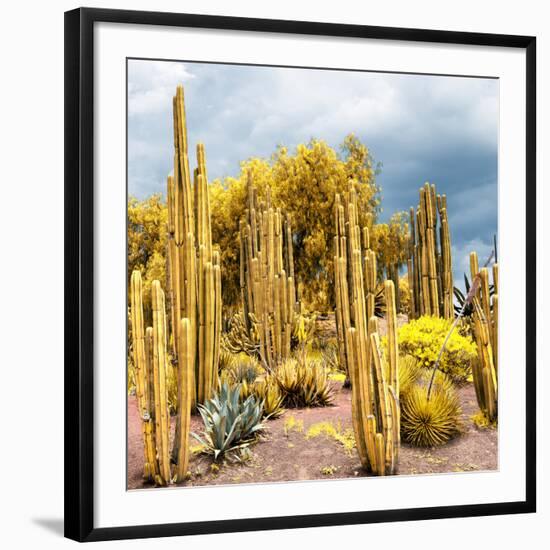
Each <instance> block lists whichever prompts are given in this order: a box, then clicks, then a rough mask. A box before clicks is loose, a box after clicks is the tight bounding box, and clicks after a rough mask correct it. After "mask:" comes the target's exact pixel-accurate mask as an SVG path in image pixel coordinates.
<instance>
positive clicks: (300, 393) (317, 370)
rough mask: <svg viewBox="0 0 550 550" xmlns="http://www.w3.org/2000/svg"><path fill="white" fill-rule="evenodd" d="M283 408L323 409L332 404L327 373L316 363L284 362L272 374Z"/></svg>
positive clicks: (294, 360) (292, 360)
mask: <svg viewBox="0 0 550 550" xmlns="http://www.w3.org/2000/svg"><path fill="white" fill-rule="evenodd" d="M274 377H275V380H276V381H277V384H278V386H279V388H280V390H281V393H282V395H283V403H284V405H285V407H289V408H292V407H325V406H327V405H330V404H331V402H332V389H331V387H330V383H329V378H328V372H327V370H326V369H325V367H324V366H323V365H322V364H321V363H319V362H317V361H297V360H296V359H290V360H287V361H285V362H284V363H283V364H282V365H281V366H279V368H278V369H277V371H276V372H275V373H274Z"/></svg>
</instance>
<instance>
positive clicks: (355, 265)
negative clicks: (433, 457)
mask: <svg viewBox="0 0 550 550" xmlns="http://www.w3.org/2000/svg"><path fill="white" fill-rule="evenodd" d="M334 219H335V227H336V236H335V238H334V280H335V296H336V324H337V340H338V348H339V354H340V357H341V359H343V360H344V361H345V363H344V364H345V366H346V370H347V372H348V373H349V376H350V379H351V385H352V421H353V428H354V432H355V439H356V442H357V451H358V454H359V459H360V461H361V464H362V466H363V467H364V468H365V469H368V470H370V471H371V472H372V473H374V474H377V475H388V474H394V473H396V471H397V464H398V456H399V445H400V439H399V429H400V420H399V400H398V397H397V396H398V394H399V381H398V377H397V372H398V354H397V323H396V307H395V287H394V284H393V281H386V282H385V283H384V292H385V298H386V306H387V307H386V324H387V327H388V344H389V345H388V349H389V369H388V374H386V363H385V359H384V356H383V352H382V349H381V346H380V338H379V335H378V320H377V318H376V317H375V316H374V291H375V287H376V257H375V255H374V252H373V251H372V250H370V248H369V233H368V229H367V228H363V230H362V231H361V230H360V228H359V225H358V221H357V220H358V217H357V196H356V193H355V191H354V190H353V189H352V190H351V191H350V192H349V194H348V195H347V196H346V197H345V202H344V204H342V201H341V198H340V196H339V195H337V196H336V198H335V206H334ZM361 237H362V238H363V243H361Z"/></svg>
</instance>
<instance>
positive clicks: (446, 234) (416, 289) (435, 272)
mask: <svg viewBox="0 0 550 550" xmlns="http://www.w3.org/2000/svg"><path fill="white" fill-rule="evenodd" d="M410 227H411V231H410V242H409V259H408V260H407V268H408V281H409V291H410V303H411V307H410V309H411V312H410V317H411V318H412V319H418V318H419V317H420V316H422V315H432V316H434V317H443V318H445V319H451V318H453V316H454V308H453V269H452V259H451V234H450V230H449V220H448V217H447V197H446V196H445V195H438V194H436V190H435V185H433V184H432V185H430V184H429V183H426V184H425V185H424V187H421V188H420V204H419V205H418V207H417V209H416V212H415V210H414V208H412V207H411V209H410Z"/></svg>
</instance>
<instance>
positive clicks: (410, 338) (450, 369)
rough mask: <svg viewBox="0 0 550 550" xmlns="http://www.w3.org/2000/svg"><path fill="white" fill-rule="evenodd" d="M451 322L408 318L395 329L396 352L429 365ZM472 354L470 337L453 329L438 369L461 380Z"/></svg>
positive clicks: (448, 320) (469, 364) (467, 373)
mask: <svg viewBox="0 0 550 550" xmlns="http://www.w3.org/2000/svg"><path fill="white" fill-rule="evenodd" d="M451 325H452V320H450V319H440V318H438V317H428V316H424V317H420V319H416V320H414V321H410V322H409V323H407V324H406V325H403V326H402V327H401V328H400V329H399V332H398V338H399V351H400V352H401V353H406V354H409V355H412V356H413V357H415V358H416V359H417V360H418V361H419V362H420V364H421V365H422V366H423V367H426V368H429V367H433V365H434V363H435V361H436V359H437V356H438V355H439V350H440V349H441V346H442V345H443V341H444V340H445V337H446V336H447V333H448V332H449V329H450V328H451ZM476 356H477V355H476V345H475V343H474V342H473V341H472V339H471V338H470V337H469V336H464V335H461V334H460V333H459V332H458V331H456V330H455V331H454V332H453V333H452V335H451V337H450V338H449V340H448V341H447V346H446V348H445V351H444V352H443V355H442V357H441V361H440V363H439V368H440V370H441V371H443V372H444V373H446V374H448V375H449V376H450V377H451V378H452V379H453V380H455V381H456V382H464V381H465V380H467V379H468V376H469V375H470V373H471V363H472V361H474V360H475V358H476Z"/></svg>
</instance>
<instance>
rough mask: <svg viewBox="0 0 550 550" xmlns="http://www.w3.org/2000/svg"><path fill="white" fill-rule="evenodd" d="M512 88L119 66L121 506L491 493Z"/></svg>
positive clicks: (204, 66) (333, 71)
mask: <svg viewBox="0 0 550 550" xmlns="http://www.w3.org/2000/svg"><path fill="white" fill-rule="evenodd" d="M499 86H500V83H499V79H498V78H496V77H480V76H470V75H467V74H457V75H453V74H420V73H399V72H380V71H363V70H347V69H341V68H330V67H329V68H319V67H292V66H271V65H251V64H237V63H235V64H230V63H218V62H201V61H200V59H198V60H173V59H172V60H167V59H166V60H165V59H147V58H127V60H126V130H127V132H126V140H127V141H126V152H127V165H126V184H127V212H126V220H127V240H126V250H127V257H126V265H127V271H126V273H127V281H126V283H127V354H126V356H127V361H126V364H120V365H116V367H115V368H117V369H120V373H121V375H123V373H126V376H127V387H126V395H125V396H123V397H124V399H125V401H126V402H127V408H126V413H127V419H126V421H127V423H126V426H127V434H126V436H127V464H126V466H127V480H126V482H127V489H128V490H136V489H142V490H145V489H147V490H149V489H155V488H166V487H172V488H174V487H178V488H182V489H185V488H188V487H203V486H204V487H212V486H219V485H232V484H257V483H259V484H272V483H288V482H305V481H308V482H315V483H318V482H320V481H325V482H330V481H331V480H343V479H349V480H350V483H354V482H353V481H352V480H353V479H355V478H365V477H374V476H394V475H398V476H425V475H453V476H460V475H468V474H469V473H471V472H490V471H498V470H499V427H498V403H499V395H498V350H499V306H498V304H499V263H498V261H499V219H498V218H499V216H498V212H499V197H498V189H499V186H498V180H499V170H498V168H499V108H500V95H499V93H500V87H499ZM506 289H508V287H506ZM120 309H122V308H120ZM120 314H121V315H124V311H121V312H120ZM121 398H122V397H121ZM365 483H368V481H365ZM382 483H388V481H387V480H385V481H382ZM367 489H368V487H367Z"/></svg>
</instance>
